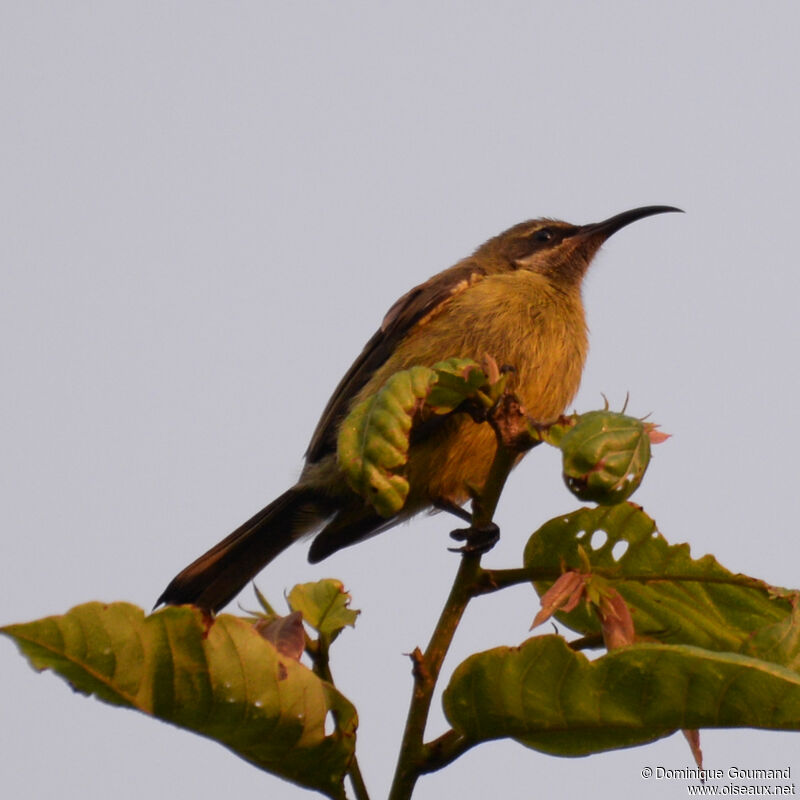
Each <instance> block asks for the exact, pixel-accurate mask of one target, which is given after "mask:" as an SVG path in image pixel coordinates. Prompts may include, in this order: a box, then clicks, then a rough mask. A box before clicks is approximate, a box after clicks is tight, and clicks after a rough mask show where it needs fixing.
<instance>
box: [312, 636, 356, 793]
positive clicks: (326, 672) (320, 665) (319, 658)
mask: <svg viewBox="0 0 800 800" xmlns="http://www.w3.org/2000/svg"><path fill="white" fill-rule="evenodd" d="M312 645H313V646H312ZM329 648H330V642H329V641H328V638H327V636H324V635H322V634H320V637H319V639H317V640H316V641H313V640H311V642H307V643H306V652H307V653H308V654H309V656H310V657H311V665H312V668H313V671H314V673H315V674H316V675H317V677H319V678H321V679H322V680H324V681H326V682H327V683H329V684H330V685H331V686H334V685H335V684H334V682H333V674H332V673H331V665H330V655H329ZM347 774H348V776H349V778H350V784H351V785H352V787H353V792H354V793H355V796H356V800H369V792H368V791H367V786H366V784H365V783H364V778H363V776H362V775H361V768H360V767H359V766H358V759H357V758H356V754H355V753H353V758H352V760H351V761H350V766H349V767H348V769H347Z"/></svg>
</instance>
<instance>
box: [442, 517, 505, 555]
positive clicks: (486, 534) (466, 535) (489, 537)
mask: <svg viewBox="0 0 800 800" xmlns="http://www.w3.org/2000/svg"><path fill="white" fill-rule="evenodd" d="M450 538H451V539H455V540H456V541H457V542H465V544H464V546H463V547H449V548H448V550H450V552H451V553H463V554H465V555H466V554H468V553H469V554H473V553H488V552H489V550H491V549H492V548H493V547H494V546H495V545H496V544H497V543H498V542H499V541H500V528H498V527H497V525H495V524H494V522H490V523H489V524H488V525H482V526H481V527H480V528H476V527H475V526H473V525H470V527H469V528H458V529H457V530H454V531H451V532H450Z"/></svg>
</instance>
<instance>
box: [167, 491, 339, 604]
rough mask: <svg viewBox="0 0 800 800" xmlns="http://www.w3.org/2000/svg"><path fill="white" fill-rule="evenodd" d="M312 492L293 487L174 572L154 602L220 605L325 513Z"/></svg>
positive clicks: (321, 504) (233, 595)
mask: <svg viewBox="0 0 800 800" xmlns="http://www.w3.org/2000/svg"><path fill="white" fill-rule="evenodd" d="M324 506H325V503H324V502H322V498H320V496H319V494H318V493H317V492H314V491H313V490H309V489H306V488H300V487H297V486H295V487H292V488H291V489H289V490H288V491H286V492H284V493H283V494H282V495H281V496H280V497H278V498H277V499H275V500H273V501H272V502H271V503H270V504H269V505H268V506H267V507H266V508H262V509H261V511H259V512H258V513H257V514H256V515H255V516H254V517H252V518H251V519H249V520H248V521H247V522H245V523H244V525H242V526H240V527H239V528H237V529H236V530H235V531H234V532H233V533H232V534H230V536H228V537H226V538H225V539H223V540H222V541H221V542H220V543H219V544H216V545H214V547H212V548H211V549H210V550H209V551H208V552H206V553H204V554H203V555H202V556H200V558H198V559H196V560H195V561H193V562H192V563H191V564H189V566H188V567H186V569H184V570H182V571H181V572H179V573H178V574H177V575H176V576H175V577H174V578H173V579H172V581H171V582H170V584H169V586H167V588H166V589H164V591H163V592H162V594H161V597H159V598H158V601H157V602H156V605H157V606H158V605H160V604H161V603H166V604H168V605H181V604H183V603H191V604H193V605H196V606H199V607H200V608H204V609H207V610H208V611H219V609H221V608H222V607H223V606H224V605H226V604H227V603H228V602H229V601H230V600H232V599H233V598H234V597H235V596H236V595H237V594H238V593H239V592H240V591H241V590H242V589H243V588H244V586H245V585H246V584H247V582H248V581H250V580H252V579H253V578H254V577H255V576H256V575H257V574H258V573H259V572H260V571H261V570H262V569H263V568H264V567H265V566H266V565H267V564H268V563H269V562H270V561H272V559H273V558H275V557H276V556H277V555H278V554H279V553H281V552H282V551H283V550H285V549H286V548H287V547H288V546H289V545H290V544H291V543H292V542H294V541H295V540H296V539H298V538H299V537H300V536H302V535H303V534H304V533H305V532H306V531H307V530H309V529H311V528H313V527H314V526H316V525H318V524H319V523H320V522H321V521H322V520H324V519H325V518H326V517H327V516H329V514H330V511H327V510H325V508H324Z"/></svg>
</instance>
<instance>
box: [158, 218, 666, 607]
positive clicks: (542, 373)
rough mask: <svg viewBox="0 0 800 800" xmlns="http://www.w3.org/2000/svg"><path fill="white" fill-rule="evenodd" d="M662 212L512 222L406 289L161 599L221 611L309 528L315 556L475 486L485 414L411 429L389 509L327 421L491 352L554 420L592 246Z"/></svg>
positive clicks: (575, 357) (572, 365) (486, 444)
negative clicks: (359, 474)
mask: <svg viewBox="0 0 800 800" xmlns="http://www.w3.org/2000/svg"><path fill="white" fill-rule="evenodd" d="M668 211H680V209H678V208H673V207H671V206H645V207H643V208H635V209H632V210H631V211H625V212H623V213H622V214H617V215H616V216H613V217H611V218H609V219H607V220H605V221H604V222H598V223H594V224H591V225H570V224H569V223H566V222H560V221H558V220H552V219H535V220H531V221H529V222H522V223H520V224H519V225H515V226H514V227H513V228H509V229H508V230H507V231H505V232H503V233H501V234H500V235H499V236H495V237H494V238H493V239H489V241H488V242H486V243H485V244H483V245H481V246H480V247H479V248H478V249H477V250H476V251H475V252H474V253H473V255H471V256H470V257H469V258H466V259H464V260H463V261H459V262H458V263H457V264H456V265H455V266H453V267H450V268H449V269H446V270H444V272H440V273H439V274H438V275H434V276H433V277H432V278H430V279H429V280H427V281H425V283H422V284H420V285H419V286H416V287H415V288H413V289H412V290H411V291H410V292H408V293H407V294H405V295H403V296H402V297H401V298H400V299H399V300H398V301H397V302H396V303H395V304H394V305H393V306H392V307H391V308H390V309H389V311H388V313H387V314H386V316H385V317H384V319H383V322H382V324H381V326H380V328H379V329H378V331H377V332H376V333H375V335H374V336H373V337H372V338H371V339H370V340H369V341H368V342H367V344H366V346H365V347H364V349H363V351H362V352H361V354H360V355H359V356H358V358H357V359H356V360H355V362H354V363H353V365H352V366H351V367H350V369H349V370H348V371H347V373H346V374H345V376H344V377H343V378H342V380H341V382H340V383H339V385H338V386H337V387H336V390H335V391H334V393H333V396H332V397H331V399H330V400H329V401H328V405H327V406H326V407H325V410H324V411H323V412H322V417H321V419H320V421H319V423H318V424H317V427H316V430H315V431H314V435H313V436H312V437H311V443H310V444H309V446H308V450H307V452H306V460H305V466H304V468H303V471H302V473H301V475H300V479H299V480H298V481H297V483H296V484H295V485H294V486H293V487H292V488H290V489H288V490H287V491H286V492H284V493H283V494H282V495H281V496H280V497H278V498H277V499H276V500H273V501H272V502H271V503H270V504H269V505H268V506H267V507H266V508H264V509H262V510H261V511H259V512H258V513H257V514H256V515H255V516H254V517H253V518H252V519H250V520H248V521H247V522H245V523H244V525H242V526H241V527H239V528H237V529H236V530H235V531H234V532H233V533H232V534H230V536H228V537H227V538H225V539H223V540H222V541H221V542H220V543H219V544H217V545H215V546H214V547H212V548H211V549H210V550H209V551H208V552H207V553H204V554H203V555H202V556H200V557H199V558H198V559H197V560H196V561H193V562H192V563H191V564H190V565H189V566H188V567H186V569H184V570H183V571H182V572H180V573H179V574H178V575H177V576H176V577H175V578H174V579H173V580H172V582H171V583H170V584H169V586H167V588H166V589H165V590H164V592H163V594H162V595H161V597H160V598H159V599H158V602H159V603H169V604H172V605H177V604H180V603H193V604H195V605H197V606H200V607H201V608H204V609H206V610H208V611H218V610H219V609H220V608H222V607H223V606H224V605H225V604H226V603H228V602H229V601H230V600H231V599H233V597H235V596H236V595H237V594H238V593H239V591H240V590H241V589H242V588H243V587H244V585H245V584H246V583H247V582H248V581H249V580H251V579H252V578H253V577H255V575H256V574H257V573H258V572H260V571H261V569H262V568H263V567H264V566H266V565H267V564H268V563H269V562H270V561H271V560H272V559H273V558H275V556H277V555H278V554H279V553H280V552H281V551H282V550H284V549H285V548H286V547H288V546H289V545H290V544H291V543H292V542H294V541H295V540H296V539H299V538H300V537H302V536H304V535H306V534H310V533H313V532H314V531H315V530H317V529H319V528H320V527H321V528H322V530H321V531H320V532H319V533H317V535H316V537H315V539H314V541H313V543H312V545H311V548H310V550H309V556H308V557H309V561H311V562H312V563H315V562H317V561H320V560H321V559H323V558H325V557H326V556H328V555H330V554H331V553H333V552H335V551H336V550H339V549H340V548H342V547H347V546H348V545H351V544H355V543H356V542H358V541H361V540H362V539H366V538H367V537H368V536H372V535H374V534H376V533H379V532H380V531H383V530H386V529H387V528H390V527H392V526H393V525H396V524H397V523H398V522H400V521H402V520H405V519H408V518H409V517H410V516H412V515H414V514H416V513H418V512H419V511H422V510H424V509H427V508H431V507H432V506H439V507H451V508H455V507H457V506H459V505H461V504H462V503H464V502H466V500H467V499H468V497H469V490H468V487H470V486H475V487H480V486H482V485H483V483H484V481H485V479H486V476H487V473H488V470H489V466H490V464H491V463H492V459H493V456H494V452H495V448H496V446H497V445H496V438H495V434H494V432H493V431H492V430H491V428H490V427H489V426H488V425H478V424H476V423H475V422H474V421H473V420H472V419H471V418H470V417H469V416H468V415H467V414H453V415H450V416H447V417H443V418H442V419H441V421H440V423H439V424H438V425H434V426H426V427H425V429H424V430H421V431H419V432H415V433H418V435H414V436H413V437H412V442H411V446H410V448H409V453H408V463H407V466H406V471H405V476H406V478H407V479H408V482H409V493H408V498H407V500H406V503H405V506H404V507H403V509H402V511H401V512H400V513H398V514H397V515H395V516H393V517H391V518H389V519H386V518H385V517H381V516H380V515H378V514H377V512H375V511H374V510H373V509H372V508H371V506H370V505H369V504H368V503H366V502H365V501H364V500H363V499H362V498H361V497H360V496H358V495H357V494H356V493H355V492H353V491H352V490H351V489H350V488H349V487H348V485H347V483H346V481H345V478H344V476H343V475H342V473H341V472H340V470H339V468H338V466H337V461H336V441H337V433H338V428H339V425H340V423H341V422H342V420H343V419H344V418H345V417H346V416H347V413H348V411H349V410H350V409H351V408H353V407H354V406H355V405H357V404H358V403H360V402H361V401H362V400H364V399H365V398H367V397H369V396H370V395H372V394H374V393H375V392H376V391H378V390H379V389H380V388H381V386H382V385H383V384H384V382H385V381H386V380H387V379H388V378H389V377H390V376H391V375H393V374H394V373H395V372H398V371H399V370H403V369H408V368H409V367H412V366H416V365H423V366H432V365H433V364H435V363H437V362H439V361H443V360H445V359H447V358H450V357H452V356H456V357H460V358H472V359H475V360H476V361H480V360H481V359H483V358H484V356H486V355H490V356H491V357H492V358H494V360H495V361H496V362H497V363H498V364H500V365H507V366H509V367H511V368H512V369H511V371H510V372H509V380H508V383H507V387H508V388H509V389H510V390H511V391H512V392H514V393H515V394H516V396H517V397H518V398H519V400H520V402H521V403H522V406H523V407H524V409H525V411H526V412H527V414H528V415H529V416H530V417H532V418H533V419H535V420H536V421H537V422H540V423H542V424H546V423H548V422H552V421H554V420H555V419H557V418H558V416H559V415H560V414H562V413H563V412H564V410H565V409H566V407H567V405H568V404H569V403H570V401H571V400H572V399H573V397H574V396H575V394H576V392H577V391H578V386H579V384H580V379H581V372H582V370H583V364H584V361H585V358H586V352H587V348H588V342H587V335H586V321H585V315H584V310H583V302H582V300H581V283H582V281H583V276H584V275H585V274H586V270H587V269H588V267H589V264H590V263H591V261H592V258H593V257H594V255H595V253H597V251H598V249H599V248H600V246H601V245H602V244H603V242H604V241H605V240H606V239H608V237H609V236H611V235H612V234H613V233H615V232H616V231H618V230H619V229H620V228H623V227H625V226H626V225H629V224H630V223H631V222H635V221H636V220H639V219H642V218H643V217H649V216H651V215H653V214H662V213H665V212H668Z"/></svg>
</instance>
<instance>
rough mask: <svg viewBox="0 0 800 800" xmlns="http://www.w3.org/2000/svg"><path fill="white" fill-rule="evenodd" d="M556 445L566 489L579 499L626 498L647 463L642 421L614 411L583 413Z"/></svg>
mask: <svg viewBox="0 0 800 800" xmlns="http://www.w3.org/2000/svg"><path fill="white" fill-rule="evenodd" d="M559 447H560V448H561V452H562V456H563V459H564V481H565V483H566V484H567V487H568V488H569V490H570V491H571V492H572V493H573V494H574V495H575V496H576V497H578V498H579V499H581V500H589V501H592V502H594V503H598V504H600V505H603V506H612V505H616V504H617V503H621V502H623V501H624V500H627V499H628V498H629V497H630V496H631V495H632V494H633V493H634V492H635V491H636V489H637V488H638V487H639V484H640V483H641V482H642V478H643V477H644V473H645V471H646V470H647V465H648V464H649V463H650V437H649V435H648V430H647V427H646V426H645V424H644V423H643V422H642V421H641V420H639V419H635V418H634V417H627V416H625V415H624V414H618V413H616V412H613V411H589V412H588V413H586V414H582V415H581V416H580V417H579V418H578V421H577V422H576V423H575V425H574V427H572V428H571V429H570V430H569V431H568V432H567V433H566V434H564V436H563V437H562V439H561V441H560V443H559Z"/></svg>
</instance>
